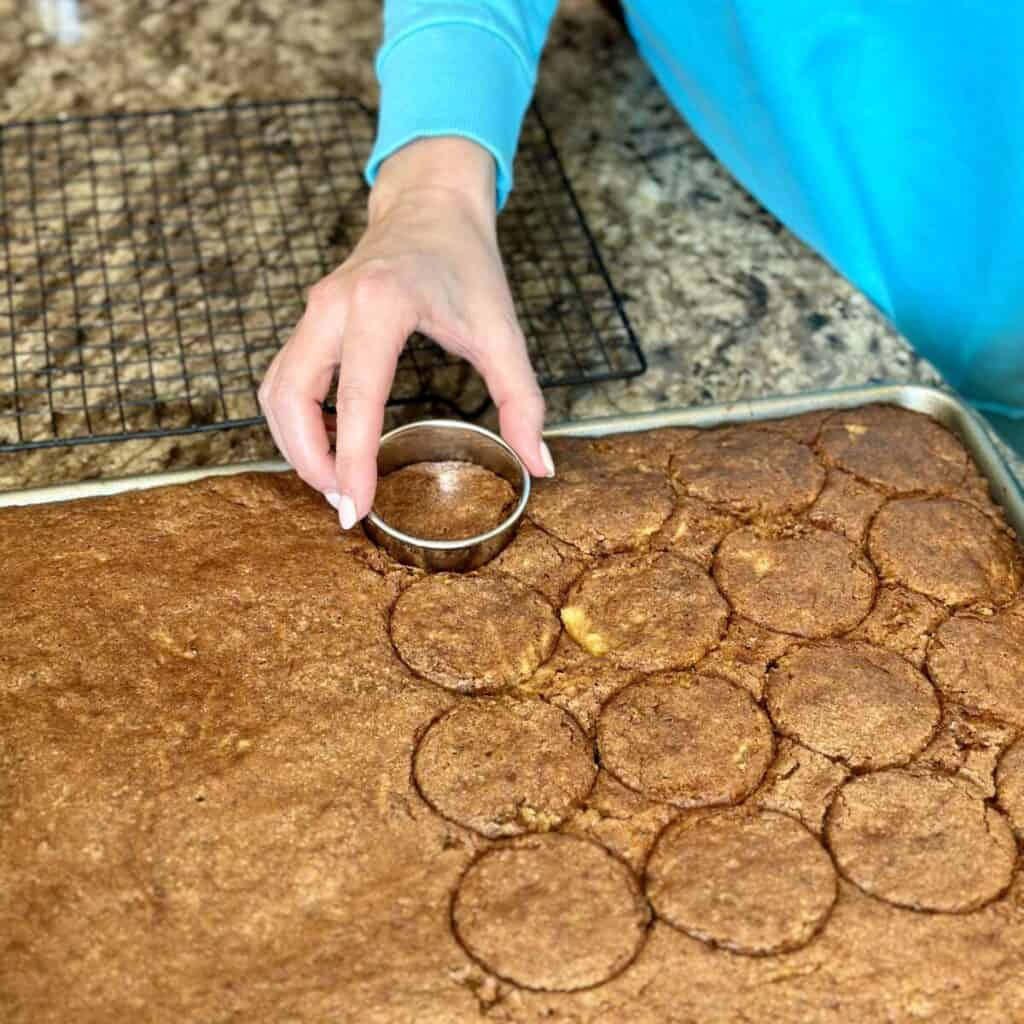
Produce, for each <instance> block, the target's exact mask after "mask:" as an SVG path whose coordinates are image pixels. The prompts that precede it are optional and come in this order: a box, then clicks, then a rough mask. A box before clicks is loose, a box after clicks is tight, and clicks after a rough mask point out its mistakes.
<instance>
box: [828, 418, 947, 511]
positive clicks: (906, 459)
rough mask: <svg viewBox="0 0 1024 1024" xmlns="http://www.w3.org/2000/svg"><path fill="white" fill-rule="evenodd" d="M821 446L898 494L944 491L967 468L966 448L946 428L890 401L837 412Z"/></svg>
mask: <svg viewBox="0 0 1024 1024" xmlns="http://www.w3.org/2000/svg"><path fill="white" fill-rule="evenodd" d="M818 447H819V448H820V450H821V452H822V454H823V455H824V456H825V458H826V460H827V461H828V462H830V463H831V464H832V465H834V466H838V467H839V468H840V469H845V470H846V471H847V472H848V473H852V474H853V475H854V476H857V477H860V479H861V480H866V481H868V482H869V483H872V484H875V485H876V486H879V487H883V488H885V489H886V490H888V491H890V492H891V493H896V494H910V493H921V492H922V491H924V492H928V493H932V494H941V493H945V492H948V491H950V490H952V489H953V488H954V487H956V486H957V484H959V483H960V481H961V480H962V479H963V478H964V474H965V473H966V472H967V452H966V451H964V448H963V445H961V444H960V442H959V441H958V440H957V439H956V438H955V437H954V436H953V435H952V434H951V433H950V432H949V431H948V430H946V429H944V428H943V427H941V426H940V425H939V424H938V423H936V422H935V421H934V420H933V419H931V418H930V417H928V416H923V415H922V414H921V413H916V412H911V411H910V410H909V409H898V408H896V407H895V406H891V405H868V406H865V407H863V408H861V409H850V410H848V411H845V412H837V413H835V414H834V415H833V416H832V417H830V418H829V419H828V421H827V422H826V423H825V425H824V426H823V427H822V429H821V433H820V434H819V436H818Z"/></svg>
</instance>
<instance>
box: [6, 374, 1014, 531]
mask: <svg viewBox="0 0 1024 1024" xmlns="http://www.w3.org/2000/svg"><path fill="white" fill-rule="evenodd" d="M872 402H884V403H887V404H889V405H897V406H902V407H903V408H905V409H912V410H914V411H915V412H921V413H924V414H925V415H927V416H931V417H932V418H933V419H935V420H937V421H938V422H939V423H941V424H942V425H943V426H944V427H946V428H947V429H948V430H951V431H952V432H953V433H954V434H956V435H957V437H959V438H960V440H961V441H962V442H963V444H964V446H965V447H966V448H967V450H968V452H969V453H970V454H971V457H972V458H973V459H974V461H975V463H976V464H977V466H978V469H979V470H980V471H981V472H982V473H983V474H984V476H985V477H986V478H987V479H988V481H989V486H990V488H991V493H992V498H993V500H994V501H996V502H997V503H998V504H999V505H1000V506H1002V508H1003V511H1004V512H1005V514H1006V519H1007V522H1008V523H1009V524H1010V525H1011V526H1012V527H1013V528H1014V530H1016V531H1017V535H1018V536H1019V537H1024V491H1022V490H1021V485H1020V483H1019V482H1018V481H1017V479H1016V478H1015V477H1014V475H1013V473H1012V472H1011V471H1010V468H1009V466H1007V464H1006V462H1005V460H1004V459H1003V457H1002V456H1001V455H1000V454H999V451H998V449H997V448H996V446H995V444H994V443H993V441H992V439H991V436H990V435H989V432H988V428H987V427H986V426H985V425H984V423H983V422H982V420H981V418H980V417H979V416H978V414H977V413H975V412H973V411H972V410H971V409H969V408H968V407H967V406H966V405H964V404H963V403H962V402H961V401H960V400H959V399H957V398H956V396H954V395H951V394H949V393H948V392H945V391H939V390H938V389H936V388H929V387H922V386H919V385H913V384H880V385H870V386H865V387H856V388H843V389H837V390H830V391H809V392H805V393H803V394H799V395H789V396H781V397H775V398H757V399H749V400H744V401H739V402H729V403H725V404H721V405H706V406H698V407H691V408H685V409H664V410H660V411H658V412H650V413H640V414H631V415H621V416H608V417H602V418H600V419H591V420H585V421H583V422H580V423H563V424H558V425H556V426H553V427H551V428H550V429H548V430H547V431H546V434H547V435H548V436H550V437H601V436H604V435H606V434H625V433H633V432H635V431H638V430H653V429H655V428H658V427H714V426H722V425H725V424H730V423H752V422H754V421H759V420H771V419H781V418H782V417H784V416H796V415H799V414H800V413H805V412H815V411H817V410H821V409H852V408H855V407H857V406H859V405H868V404H870V403H872ZM287 469H288V465H287V464H286V463H284V462H281V461H271V462H243V463H236V464H233V465H229V466H209V467H205V468H200V469H187V470H175V471H173V472H169V473H155V474H148V475H146V476H135V477H123V478H121V479H118V480H86V481H82V482H79V483H74V484H67V485H64V486H56V487H40V488H35V489H31V490H20V491H10V492H8V493H5V494H0V507H4V506H13V505H37V504H45V503H48V502H53V501H72V500H75V499H78V498H93V497H99V496H102V495H107V494H117V493H119V492H121V491H129V490H138V489H142V488H148V487H162V486H165V485H167V484H181V483H188V482H189V481H191V480H200V479H203V478H204V477H208V476H227V475H230V474H233V473H245V472H282V471H284V470H287Z"/></svg>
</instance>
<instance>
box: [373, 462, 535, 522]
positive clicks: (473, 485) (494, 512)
mask: <svg viewBox="0 0 1024 1024" xmlns="http://www.w3.org/2000/svg"><path fill="white" fill-rule="evenodd" d="M515 504H516V492H515V491H514V490H513V488H512V485H511V484H510V483H509V482H508V481H507V480H505V479H504V478H503V477H500V476H498V474H497V473H492V472H491V471H490V470H489V469H485V468H484V467H483V466H477V465H475V464H474V463H472V462H450V461H449V462H415V463H413V464H412V465H410V466H403V467H402V468H401V469H396V470H395V471H394V472H392V473H388V474H387V475H386V476H382V477H381V478H380V481H379V482H378V484H377V494H376V496H375V498H374V501H373V507H374V511H376V513H377V515H379V516H380V517H381V519H383V520H384V522H386V523H387V524H388V525H389V526H393V527H394V528H395V529H396V530H401V531H402V532H403V533H407V534H409V535H410V536H412V537H420V538H423V539H425V540H465V539H466V538H467V537H476V536H479V535H480V534H482V533H487V532H488V531H489V530H493V529H494V528H495V527H496V526H500V525H501V523H502V522H504V520H505V519H506V518H507V517H508V515H509V513H510V512H511V511H512V509H513V508H515Z"/></svg>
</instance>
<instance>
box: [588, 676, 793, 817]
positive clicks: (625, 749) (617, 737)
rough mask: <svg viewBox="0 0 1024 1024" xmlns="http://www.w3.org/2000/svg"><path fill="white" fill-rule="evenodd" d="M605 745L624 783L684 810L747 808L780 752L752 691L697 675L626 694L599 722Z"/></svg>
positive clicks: (607, 762) (660, 679)
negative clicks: (745, 801) (776, 751)
mask: <svg viewBox="0 0 1024 1024" xmlns="http://www.w3.org/2000/svg"><path fill="white" fill-rule="evenodd" d="M597 745H598V750H599V751H600V754H601V763H602V764H603V765H604V767H605V768H607V769H608V771H610V772H611V773H612V774H613V775H614V776H615V777H616V778H617V779H619V781H620V782H622V783H623V784H624V785H626V786H628V787H629V788H630V789H634V790H636V791H637V792H639V793H643V794H644V795H645V796H649V797H652V798H653V799H655V800H661V801H664V802H666V803H671V804H674V805H675V806H677V807H711V806H717V805H722V804H736V803H739V802H740V801H741V800H743V799H744V798H745V797H747V796H749V795H750V794H751V793H752V792H753V791H754V790H755V789H756V788H757V785H758V783H759V782H760V781H761V779H762V778H763V777H764V774H765V772H766V771H767V770H768V766H769V764H770V763H771V760H772V755H773V753H774V739H773V735H772V727H771V723H770V722H769V721H768V716H767V715H765V713H764V712H763V711H762V710H761V709H760V708H759V707H758V706H757V705H756V704H755V703H754V701H753V699H752V698H751V697H750V695H749V694H748V693H747V692H746V691H745V690H741V689H740V688H739V687H737V686H734V685H733V684H732V683H728V682H726V681H725V680H724V679H719V678H718V677H717V676H701V675H692V674H690V673H670V674H665V675H662V676H657V677H655V678H652V679H645V680H642V681H641V682H637V683H633V684H632V685H630V686H627V687H625V688H624V689H622V690H620V691H619V692H618V693H617V694H615V696H614V697H612V699H611V700H610V701H608V703H607V704H606V705H605V706H604V709H603V710H602V712H601V717H600V718H599V719H598V722H597Z"/></svg>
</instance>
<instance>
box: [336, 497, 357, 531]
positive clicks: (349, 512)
mask: <svg viewBox="0 0 1024 1024" xmlns="http://www.w3.org/2000/svg"><path fill="white" fill-rule="evenodd" d="M338 518H339V519H340V520H341V528H342V529H343V530H351V529H352V527H353V526H355V525H356V503H355V502H354V501H353V500H352V499H351V498H350V497H349V496H348V495H347V494H343V495H342V496H341V499H340V500H339V501H338Z"/></svg>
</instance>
